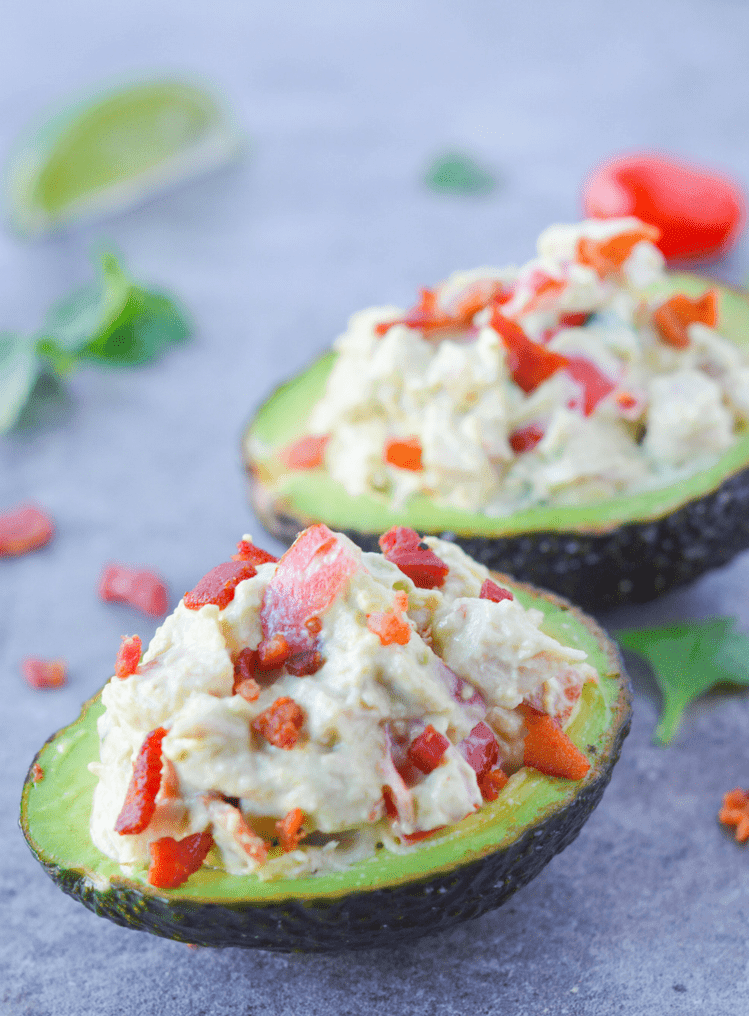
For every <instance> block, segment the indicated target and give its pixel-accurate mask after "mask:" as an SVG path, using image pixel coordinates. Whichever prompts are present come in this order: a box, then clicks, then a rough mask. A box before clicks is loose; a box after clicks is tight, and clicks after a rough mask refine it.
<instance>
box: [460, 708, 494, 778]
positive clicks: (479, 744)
mask: <svg viewBox="0 0 749 1016" xmlns="http://www.w3.org/2000/svg"><path fill="white" fill-rule="evenodd" d="M458 751H459V752H460V754H461V755H462V756H463V758H464V759H465V760H466V762H467V763H468V765H469V766H470V767H471V769H473V771H474V772H475V773H476V779H477V780H479V779H481V777H482V776H485V775H486V774H487V773H488V772H489V770H490V769H493V768H494V766H496V764H497V762H498V761H499V745H498V744H497V739H496V737H495V736H494V731H493V730H492V728H491V727H490V726H489V724H488V723H484V721H483V720H481V722H480V723H477V724H476V726H475V727H474V728H473V730H472V731H471V733H470V734H469V735H468V737H466V738H464V739H463V740H462V741H461V742H460V744H459V745H458Z"/></svg>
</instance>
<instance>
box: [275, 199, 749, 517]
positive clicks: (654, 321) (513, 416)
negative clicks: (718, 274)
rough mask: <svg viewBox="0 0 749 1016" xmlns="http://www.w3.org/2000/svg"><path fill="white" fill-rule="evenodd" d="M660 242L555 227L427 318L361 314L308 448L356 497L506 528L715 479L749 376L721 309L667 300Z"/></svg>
mask: <svg viewBox="0 0 749 1016" xmlns="http://www.w3.org/2000/svg"><path fill="white" fill-rule="evenodd" d="M657 236H658V231H657V230H656V229H655V228H654V227H651V226H647V225H645V224H643V223H641V222H640V221H639V220H637V219H633V218H627V219H615V220H605V221H603V220H589V221H585V222H582V223H579V224H577V225H555V226H551V227H550V228H548V229H547V230H545V231H544V232H543V233H542V234H541V236H540V238H539V240H538V254H537V256H536V257H535V258H534V259H533V260H531V261H529V262H528V263H527V264H525V265H523V266H522V267H520V268H515V267H512V268H507V269H497V268H479V269H476V270H475V271H470V272H459V273H456V274H454V275H452V276H451V277H450V278H449V279H448V280H447V281H446V282H444V283H442V284H441V285H439V286H438V287H437V288H436V289H434V290H432V291H429V290H425V291H423V293H422V298H421V302H420V303H419V304H418V305H417V306H416V307H414V308H412V309H411V310H410V311H404V310H403V309H402V308H399V307H393V306H383V307H373V308H369V309H368V310H363V311H361V312H360V313H357V314H354V315H353V317H352V318H351V320H350V322H349V326H348V330H347V331H346V332H345V334H343V335H342V336H341V337H340V338H339V339H338V340H337V341H336V343H335V349H336V350H337V353H338V357H337V361H336V363H335V366H334V367H333V370H332V373H331V374H330V377H329V379H328V383H327V389H326V392H325V394H324V396H323V398H322V399H321V400H320V401H319V402H318V403H317V405H316V406H315V407H314V409H313V411H312V414H311V417H310V419H309V423H308V431H309V434H308V438H307V440H308V441H309V440H313V439H316V440H317V441H318V444H317V448H318V449H319V455H318V457H317V458H316V459H315V457H314V456H313V457H311V458H310V457H309V456H307V457H306V459H305V457H304V456H302V457H301V458H300V457H299V456H298V455H295V452H294V449H293V448H292V449H287V454H286V460H287V464H289V465H290V467H291V468H309V467H310V466H319V465H322V466H323V467H324V468H325V469H326V470H327V471H328V472H329V473H330V475H331V476H332V477H333V478H334V479H335V480H336V481H338V482H339V483H340V484H341V485H342V486H343V487H344V488H345V490H346V491H347V492H348V493H349V494H350V495H352V496H358V495H361V494H369V495H374V496H377V497H381V498H384V499H386V500H388V501H389V502H390V503H392V504H394V505H396V506H399V505H402V504H403V503H404V502H405V500H406V499H407V498H408V497H409V496H411V495H412V494H414V493H415V492H421V493H425V494H427V495H429V496H430V497H432V498H434V499H435V500H436V502H437V503H438V504H441V505H445V506H452V507H456V508H460V509H465V510H469V511H481V512H484V513H486V514H488V515H494V516H502V515H507V514H510V513H512V512H514V511H517V510H519V509H522V508H527V507H530V506H532V505H536V504H578V503H586V502H591V501H596V500H600V499H603V498H607V497H612V496H615V495H617V494H623V493H633V492H637V491H643V490H647V489H651V488H655V487H661V486H665V485H667V484H669V483H672V482H676V481H677V480H679V479H680V478H682V477H684V476H687V475H689V474H691V473H693V472H697V471H699V470H701V469H704V468H706V466H708V465H710V464H711V463H712V462H714V461H715V460H716V459H717V457H718V456H720V455H721V453H723V452H724V451H726V450H727V449H728V448H729V447H730V446H731V445H732V444H733V443H734V442H735V440H736V438H737V433H738V432H739V431H740V430H741V429H742V428H743V427H744V426H745V424H746V421H747V419H748V418H749V363H748V362H747V359H746V357H745V356H744V354H743V353H742V352H740V351H739V350H738V349H737V347H736V346H735V345H734V344H732V343H731V342H730V341H728V340H727V339H725V338H723V337H722V336H721V335H720V333H719V331H718V330H717V324H718V309H717V302H716V301H717V293H716V292H715V291H708V292H707V293H705V294H704V296H702V297H701V298H699V299H696V300H690V299H689V298H688V297H687V296H685V295H683V294H679V295H676V296H675V297H672V298H670V299H668V300H666V299H665V298H664V297H663V296H660V297H653V296H652V295H650V294H651V293H652V292H653V291H654V290H653V288H652V287H653V286H654V284H657V283H658V282H660V281H662V280H663V279H664V261H663V257H662V255H661V253H660V251H659V250H658V248H657V247H656V246H655V244H654V243H653V242H652V241H653V240H655V239H657Z"/></svg>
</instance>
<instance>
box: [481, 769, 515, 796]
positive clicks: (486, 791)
mask: <svg viewBox="0 0 749 1016" xmlns="http://www.w3.org/2000/svg"><path fill="white" fill-rule="evenodd" d="M509 778H510V777H509V776H508V775H507V774H506V773H504V772H503V771H502V770H501V769H491V770H490V771H489V772H488V773H484V775H483V776H479V777H478V778H477V783H478V785H479V790H480V791H481V796H482V797H483V799H484V800H485V801H496V800H497V798H498V797H499V792H500V790H501V789H502V787H504V785H505V784H506V783H507V781H508V780H509Z"/></svg>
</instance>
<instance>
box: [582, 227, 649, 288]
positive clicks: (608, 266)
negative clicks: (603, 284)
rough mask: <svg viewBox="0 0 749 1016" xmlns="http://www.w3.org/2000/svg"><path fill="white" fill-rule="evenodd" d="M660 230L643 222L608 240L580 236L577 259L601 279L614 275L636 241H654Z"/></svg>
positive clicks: (619, 269)
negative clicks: (637, 226) (635, 227)
mask: <svg viewBox="0 0 749 1016" xmlns="http://www.w3.org/2000/svg"><path fill="white" fill-rule="evenodd" d="M660 235H661V231H660V230H659V229H658V228H657V227H655V226H648V225H646V224H645V223H643V224H642V226H641V227H640V228H638V229H631V230H627V231H626V232H624V233H619V234H618V235H617V236H612V237H610V238H609V239H608V240H591V239H590V238H589V237H587V236H581V237H580V239H579V240H578V241H577V260H578V261H579V262H580V264H581V265H588V266H589V267H590V268H592V269H594V271H595V272H596V273H597V274H598V277H599V278H601V279H605V278H607V277H608V276H609V275H616V274H617V272H619V271H621V267H622V265H623V264H624V262H625V261H626V260H627V258H628V257H629V255H630V254H631V253H632V251H633V250H634V248H635V247H636V246H637V244H638V243H641V242H642V241H643V240H650V242H651V243H655V242H656V241H657V240H658V239H659V237H660Z"/></svg>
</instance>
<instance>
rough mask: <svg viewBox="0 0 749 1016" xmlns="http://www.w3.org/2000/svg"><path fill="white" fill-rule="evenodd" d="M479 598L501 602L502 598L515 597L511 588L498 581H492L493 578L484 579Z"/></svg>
mask: <svg viewBox="0 0 749 1016" xmlns="http://www.w3.org/2000/svg"><path fill="white" fill-rule="evenodd" d="M479 598H480V599H482V600H491V601H492V602H493V603H501V602H502V600H512V599H514V597H513V595H512V593H511V592H510V590H509V589H504V588H503V587H502V586H498V585H497V583H496V582H492V580H491V579H484V581H483V583H482V585H481V592H480V593H479Z"/></svg>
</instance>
